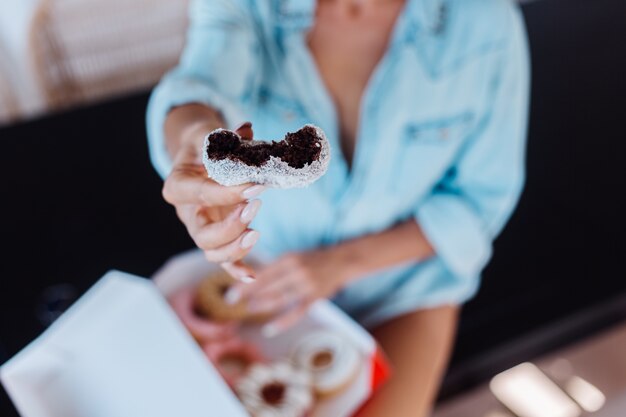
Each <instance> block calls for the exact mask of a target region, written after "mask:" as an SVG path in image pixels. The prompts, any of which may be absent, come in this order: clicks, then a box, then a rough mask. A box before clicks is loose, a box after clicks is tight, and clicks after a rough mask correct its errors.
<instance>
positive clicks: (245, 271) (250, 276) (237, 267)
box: [220, 260, 255, 284]
mask: <svg viewBox="0 0 626 417" xmlns="http://www.w3.org/2000/svg"><path fill="white" fill-rule="evenodd" d="M220 266H221V267H222V268H223V269H224V270H225V271H226V272H228V273H229V274H230V276H232V277H233V278H235V279H237V280H239V281H241V282H242V283H243V284H251V283H252V282H254V280H255V278H254V275H255V273H254V269H252V267H251V266H249V265H247V264H245V263H243V262H242V261H241V260H239V261H235V262H222V263H221V265H220Z"/></svg>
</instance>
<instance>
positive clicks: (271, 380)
mask: <svg viewBox="0 0 626 417" xmlns="http://www.w3.org/2000/svg"><path fill="white" fill-rule="evenodd" d="M310 383H311V375H310V374H309V373H308V372H306V371H305V370H302V369H297V368H295V367H293V366H292V365H291V364H290V363H289V362H284V361H281V362H275V363H272V364H269V365H264V364H255V365H253V366H252V368H250V371H249V372H248V373H247V374H246V375H245V376H244V377H243V378H241V380H240V381H239V383H238V384H237V385H236V388H235V392H236V393H237V396H238V397H239V399H240V400H241V402H242V404H243V405H244V407H245V408H246V410H248V412H249V413H250V415H251V416H252V417H303V416H304V415H305V413H307V411H309V409H310V408H311V406H312V405H313V394H312V392H311V385H310Z"/></svg>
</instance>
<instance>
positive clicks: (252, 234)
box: [241, 230, 259, 249]
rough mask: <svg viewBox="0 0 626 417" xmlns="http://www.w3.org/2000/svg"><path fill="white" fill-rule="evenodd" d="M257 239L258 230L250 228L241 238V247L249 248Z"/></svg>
mask: <svg viewBox="0 0 626 417" xmlns="http://www.w3.org/2000/svg"><path fill="white" fill-rule="evenodd" d="M257 240H259V232H257V231H256V230H250V231H249V232H248V233H246V234H245V235H244V237H243V238H242V239H241V248H242V249H250V248H251V247H252V246H254V244H255V243H256V242H257Z"/></svg>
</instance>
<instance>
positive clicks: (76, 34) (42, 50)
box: [0, 0, 188, 123]
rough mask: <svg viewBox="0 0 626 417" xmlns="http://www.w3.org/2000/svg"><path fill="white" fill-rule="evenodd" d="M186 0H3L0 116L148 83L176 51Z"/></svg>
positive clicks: (36, 111) (0, 13)
mask: <svg viewBox="0 0 626 417" xmlns="http://www.w3.org/2000/svg"><path fill="white" fill-rule="evenodd" d="M187 3H188V2H187V1H186V0H132V1H127V0H109V1H102V0H36V1H35V0H23V1H20V2H2V4H0V16H2V17H0V27H1V28H3V29H0V47H2V48H0V58H2V57H6V59H2V63H1V64H0V65H1V66H0V75H2V80H3V81H2V84H0V103H1V104H2V106H1V107H0V109H2V111H1V113H0V123H1V122H2V121H9V120H15V119H16V118H18V117H28V116H32V115H36V114H40V113H42V112H47V111H56V110H59V109H62V108H66V107H69V106H72V105H76V104H79V103H87V102H93V101H94V100H101V99H104V98H107V97H111V96H116V95H121V94H122V93H128V92H132V91H138V90H145V89H146V88H148V87H150V86H152V85H154V84H155V83H156V82H157V81H158V80H159V78H160V77H161V76H162V75H163V74H164V72H165V71H166V70H167V69H168V68H170V67H172V66H173V65H174V64H175V63H176V61H177V59H178V56H179V54H180V51H181V50H182V47H183V43H184V33H185V27H186V21H187V19H186V13H187ZM3 50H6V52H4V54H2V51H3ZM5 103H6V105H5ZM5 109H6V110H5Z"/></svg>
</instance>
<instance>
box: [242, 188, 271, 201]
mask: <svg viewBox="0 0 626 417" xmlns="http://www.w3.org/2000/svg"><path fill="white" fill-rule="evenodd" d="M263 191H265V187H264V186H263V185H253V186H252V187H248V188H246V189H245V190H243V192H242V193H241V195H242V196H243V198H245V199H247V200H249V199H251V198H254V197H256V196H258V195H259V194H261V193H262V192H263Z"/></svg>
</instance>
